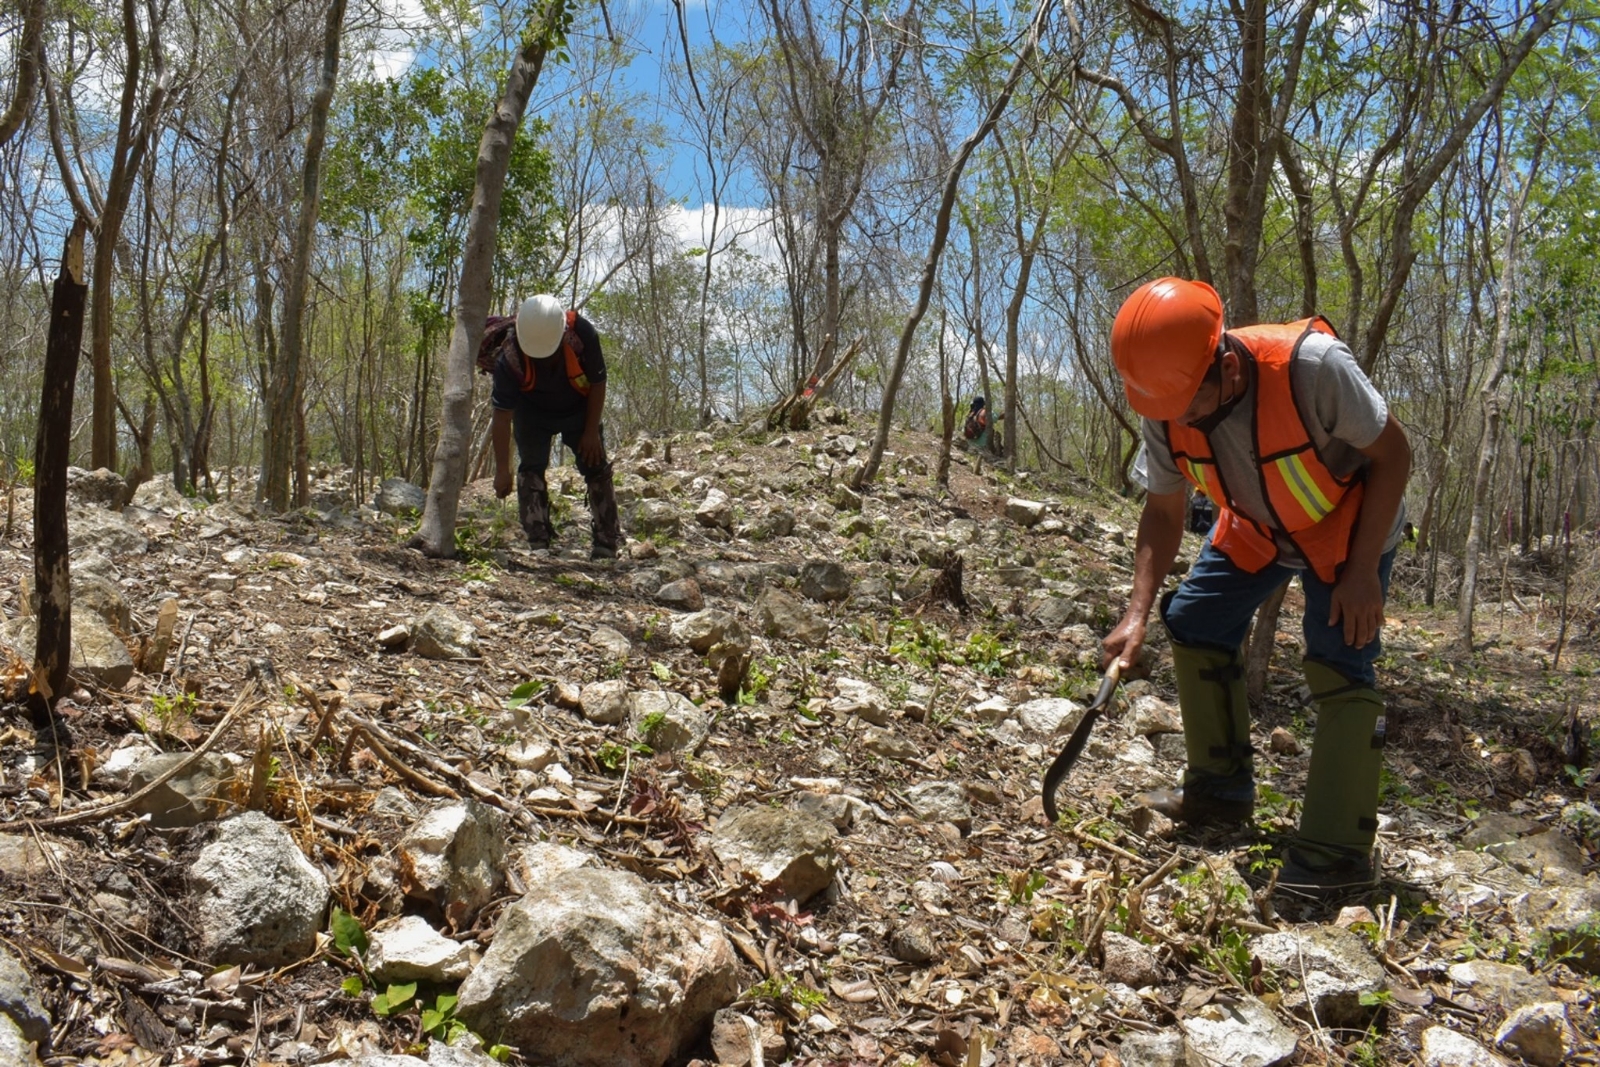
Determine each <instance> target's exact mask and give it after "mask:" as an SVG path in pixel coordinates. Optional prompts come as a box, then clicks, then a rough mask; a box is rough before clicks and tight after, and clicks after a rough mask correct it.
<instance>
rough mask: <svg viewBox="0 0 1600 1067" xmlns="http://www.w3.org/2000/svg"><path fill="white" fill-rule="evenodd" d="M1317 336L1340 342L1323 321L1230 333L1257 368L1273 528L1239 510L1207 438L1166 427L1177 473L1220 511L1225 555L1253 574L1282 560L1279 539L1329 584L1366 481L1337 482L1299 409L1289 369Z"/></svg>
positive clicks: (1260, 443)
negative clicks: (1312, 336) (1308, 340)
mask: <svg viewBox="0 0 1600 1067" xmlns="http://www.w3.org/2000/svg"><path fill="white" fill-rule="evenodd" d="M1313 330H1314V331H1316V332H1318V333H1324V334H1327V335H1329V336H1331V337H1337V336H1338V334H1336V333H1334V332H1333V327H1332V326H1331V325H1329V323H1328V320H1327V319H1324V318H1322V317H1321V316H1318V317H1316V318H1311V319H1301V320H1299V321H1298V322H1290V323H1285V324H1283V325H1281V326H1277V325H1263V326H1244V327H1240V328H1239V329H1237V330H1229V331H1228V332H1229V334H1230V335H1231V336H1233V337H1235V338H1237V339H1238V340H1240V341H1242V342H1244V345H1245V348H1246V349H1247V350H1248V351H1249V354H1250V355H1251V357H1252V358H1253V360H1254V362H1255V367H1256V398H1255V445H1256V455H1257V456H1258V457H1260V458H1259V459H1258V460H1257V472H1258V474H1259V476H1260V479H1261V487H1262V489H1263V494H1262V495H1263V497H1264V498H1265V500H1266V503H1267V509H1268V510H1269V511H1270V512H1271V513H1272V516H1271V519H1272V521H1271V525H1270V526H1268V525H1266V524H1263V523H1260V522H1257V521H1256V520H1254V519H1252V518H1250V517H1249V516H1248V515H1243V514H1241V513H1240V512H1239V511H1238V510H1237V506H1236V505H1235V503H1234V498H1233V494H1231V493H1229V492H1228V486H1227V484H1226V483H1225V482H1224V481H1223V479H1222V474H1221V471H1220V469H1219V468H1218V466H1217V460H1216V456H1215V454H1214V453H1213V452H1212V450H1211V442H1210V441H1209V440H1208V439H1207V438H1206V435H1205V434H1203V433H1201V432H1200V431H1199V430H1196V429H1195V428H1193V427H1192V426H1184V425H1183V424H1182V423H1179V422H1177V421H1172V422H1168V423H1167V424H1166V430H1167V442H1168V444H1169V445H1170V446H1171V448H1172V458H1173V460H1174V462H1176V463H1177V465H1178V469H1179V470H1180V471H1182V472H1183V476H1184V477H1185V478H1187V479H1188V480H1189V481H1190V482H1191V483H1193V485H1194V486H1195V487H1196V488H1198V489H1199V490H1201V491H1202V492H1204V493H1205V494H1206V496H1208V497H1210V498H1211V499H1212V500H1214V501H1216V502H1217V503H1218V505H1219V508H1218V516H1217V525H1216V528H1215V531H1214V532H1213V533H1212V535H1211V543H1212V544H1213V545H1215V546H1216V547H1217V549H1218V550H1219V551H1221V552H1222V553H1223V554H1224V555H1226V556H1227V557H1228V558H1229V559H1230V560H1232V561H1233V562H1234V563H1235V564H1237V565H1238V566H1239V567H1241V568H1242V569H1244V570H1246V571H1249V572H1250V573H1251V574H1255V573H1257V572H1258V571H1260V570H1261V569H1262V568H1264V567H1266V566H1267V565H1268V564H1270V563H1273V562H1275V561H1276V560H1277V558H1278V546H1277V544H1276V542H1275V541H1274V540H1273V535H1274V533H1276V534H1277V536H1279V537H1285V538H1287V539H1288V540H1289V541H1290V542H1291V543H1292V544H1293V545H1294V546H1295V548H1296V549H1298V550H1299V552H1300V555H1301V556H1302V557H1304V558H1305V561H1306V562H1307V563H1308V564H1310V566H1311V568H1312V569H1313V570H1314V571H1316V572H1317V577H1319V578H1321V579H1322V580H1323V581H1325V582H1327V583H1329V584H1330V585H1331V584H1333V583H1334V582H1336V581H1337V580H1338V576H1339V568H1341V567H1342V566H1343V565H1344V561H1345V560H1346V559H1347V558H1348V557H1349V555H1350V543H1351V541H1352V539H1353V538H1354V537H1355V529H1356V519H1357V518H1358V517H1359V516H1360V514H1361V498H1362V491H1363V485H1362V483H1363V481H1364V479H1365V476H1366V474H1365V470H1357V471H1356V472H1354V473H1353V474H1351V475H1350V476H1349V477H1347V478H1337V477H1335V476H1334V474H1333V472H1332V471H1330V470H1329V469H1328V466H1327V464H1326V463H1324V462H1323V460H1322V457H1321V456H1319V455H1318V454H1317V449H1316V445H1315V444H1313V443H1312V440H1311V433H1310V431H1309V430H1307V429H1306V425H1305V421H1304V419H1303V417H1302V416H1301V414H1300V413H1301V410H1302V409H1301V406H1300V405H1299V404H1297V403H1296V402H1295V395H1294V384H1293V380H1292V377H1291V375H1290V367H1291V365H1292V364H1293V362H1294V359H1295V357H1296V355H1297V354H1298V353H1299V351H1300V345H1301V344H1302V343H1304V341H1305V339H1306V338H1307V337H1308V336H1310V334H1311V332H1312V331H1313ZM1307 410H1309V408H1308V409H1307Z"/></svg>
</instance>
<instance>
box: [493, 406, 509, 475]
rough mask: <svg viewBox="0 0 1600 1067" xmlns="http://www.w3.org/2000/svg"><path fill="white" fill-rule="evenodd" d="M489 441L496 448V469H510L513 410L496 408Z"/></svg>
mask: <svg viewBox="0 0 1600 1067" xmlns="http://www.w3.org/2000/svg"><path fill="white" fill-rule="evenodd" d="M489 441H490V444H491V446H492V447H493V448H494V469H495V470H496V471H503V470H509V469H510V467H511V412H509V411H504V410H502V409H500V408H495V409H494V416H493V418H492V420H491V421H490V423H489Z"/></svg>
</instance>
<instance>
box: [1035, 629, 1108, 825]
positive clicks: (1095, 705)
mask: <svg viewBox="0 0 1600 1067" xmlns="http://www.w3.org/2000/svg"><path fill="white" fill-rule="evenodd" d="M1121 677H1122V661H1121V660H1120V659H1115V660H1112V661H1111V666H1110V667H1109V668H1108V669H1107V670H1106V673H1105V677H1104V678H1102V679H1101V681H1100V691H1099V692H1097V693H1095V695H1094V700H1093V701H1091V702H1090V704H1089V707H1088V708H1087V709H1085V710H1084V713H1083V718H1081V719H1079V720H1078V725H1077V726H1076V727H1075V728H1074V729H1073V731H1072V736H1071V737H1070V738H1068V739H1067V747H1066V748H1064V749H1062V750H1061V754H1060V755H1058V756H1057V757H1056V758H1055V760H1054V761H1053V762H1051V764H1050V769H1049V770H1047V771H1045V772H1044V791H1043V792H1044V817H1045V818H1046V819H1047V820H1049V822H1050V825H1051V826H1054V825H1055V824H1056V818H1057V808H1056V790H1057V789H1059V788H1061V783H1062V782H1064V781H1066V778H1067V772H1068V771H1070V770H1072V765H1073V764H1074V763H1076V762H1078V757H1079V756H1080V755H1082V754H1083V748H1084V746H1085V745H1087V744H1088V743H1089V731H1090V730H1092V729H1094V721H1095V720H1096V719H1098V718H1099V717H1100V713H1101V712H1102V711H1104V710H1105V707H1106V705H1107V704H1109V703H1111V694H1113V693H1115V692H1116V691H1117V682H1118V680H1119V679H1120V678H1121Z"/></svg>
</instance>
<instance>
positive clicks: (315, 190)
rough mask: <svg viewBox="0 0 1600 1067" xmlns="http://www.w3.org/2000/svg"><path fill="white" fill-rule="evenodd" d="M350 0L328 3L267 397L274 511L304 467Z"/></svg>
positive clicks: (267, 488) (265, 462)
mask: <svg viewBox="0 0 1600 1067" xmlns="http://www.w3.org/2000/svg"><path fill="white" fill-rule="evenodd" d="M344 10H345V0H329V2H328V15H327V22H326V23H324V25H323V32H322V77H321V80H319V81H318V82H317V92H316V95H315V96H314V97H313V98H312V101H311V115H310V127H309V129H308V130H307V131H306V156H305V163H304V166H303V168H302V170H301V175H300V220H299V225H298V226H297V227H296V229H295V236H294V260H293V263H292V265H291V266H290V268H289V277H288V278H287V279H285V284H284V294H283V346H282V348H281V349H280V350H279V352H278V359H277V362H276V363H275V364H274V365H273V368H272V386H271V388H270V389H269V391H268V395H267V425H266V434H265V439H264V441H263V443H262V454H261V499H262V500H264V501H266V503H267V504H268V506H270V507H271V508H272V509H273V510H274V511H284V510H287V509H288V507H289V501H290V497H289V472H290V470H291V468H302V467H303V466H304V464H303V462H302V457H301V446H302V443H303V439H304V429H303V424H302V420H303V419H304V417H305V413H304V411H303V410H302V396H303V394H304V391H305V389H304V383H303V381H302V380H301V379H302V375H301V365H302V363H303V362H304V361H305V327H306V323H305V318H306V288H307V286H308V284H309V279H310V275H311V246H312V243H313V239H314V238H315V237H316V231H317V214H318V211H319V209H320V208H321V200H322V193H321V186H322V148H323V145H324V144H325V143H326V141H327V138H328V111H329V110H330V109H331V107H332V106H333V89H334V85H335V83H336V82H337V81H338V78H339V44H340V41H341V40H342V38H343V36H344ZM297 485H298V490H297V492H296V493H295V499H296V502H300V503H303V502H304V500H303V498H304V497H305V496H306V495H307V489H308V487H307V486H306V485H305V483H304V481H303V479H302V480H300V481H298V482H297Z"/></svg>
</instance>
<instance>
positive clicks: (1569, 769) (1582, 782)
mask: <svg viewBox="0 0 1600 1067" xmlns="http://www.w3.org/2000/svg"><path fill="white" fill-rule="evenodd" d="M1562 769H1563V770H1564V771H1565V772H1566V775H1567V778H1568V780H1569V781H1571V782H1572V784H1573V786H1575V787H1576V788H1578V789H1587V788H1589V779H1590V778H1592V777H1594V768H1593V767H1574V766H1573V765H1572V764H1570V763H1569V764H1567V765H1566V766H1565V767H1563V768H1562Z"/></svg>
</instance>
